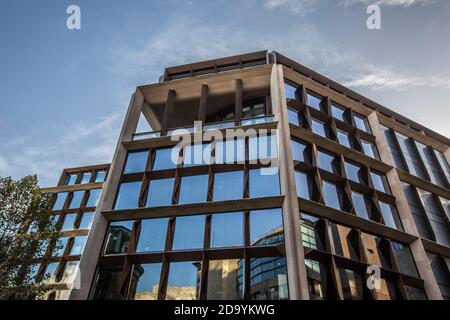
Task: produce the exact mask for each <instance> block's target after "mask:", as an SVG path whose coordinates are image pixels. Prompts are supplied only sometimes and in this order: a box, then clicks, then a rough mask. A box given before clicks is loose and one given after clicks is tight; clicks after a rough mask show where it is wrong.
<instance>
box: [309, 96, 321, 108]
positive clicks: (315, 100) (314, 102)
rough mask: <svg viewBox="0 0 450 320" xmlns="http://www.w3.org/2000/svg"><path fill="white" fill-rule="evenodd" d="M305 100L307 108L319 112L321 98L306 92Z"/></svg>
mask: <svg viewBox="0 0 450 320" xmlns="http://www.w3.org/2000/svg"><path fill="white" fill-rule="evenodd" d="M306 98H307V104H308V106H310V107H313V108H314V109H317V110H320V102H321V101H322V97H320V96H319V95H316V94H312V93H309V92H308V93H307V94H306Z"/></svg>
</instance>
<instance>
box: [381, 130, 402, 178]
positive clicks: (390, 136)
mask: <svg viewBox="0 0 450 320" xmlns="http://www.w3.org/2000/svg"><path fill="white" fill-rule="evenodd" d="M381 129H382V130H383V132H384V136H385V137H386V142H387V144H388V149H389V152H390V153H391V155H392V158H393V159H394V163H395V166H396V167H397V168H399V169H402V170H406V168H405V165H404V163H403V159H402V155H401V151H400V150H399V148H398V146H397V142H396V139H395V135H394V132H393V131H392V130H391V129H389V128H388V127H385V126H383V125H381Z"/></svg>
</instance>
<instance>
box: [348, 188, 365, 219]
mask: <svg viewBox="0 0 450 320" xmlns="http://www.w3.org/2000/svg"><path fill="white" fill-rule="evenodd" d="M352 200H353V207H354V209H355V212H356V215H357V216H358V217H360V218H364V219H367V220H368V219H369V214H368V212H367V207H366V201H365V199H364V195H362V194H360V193H358V192H355V191H352Z"/></svg>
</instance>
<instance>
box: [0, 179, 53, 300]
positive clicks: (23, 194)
mask: <svg viewBox="0 0 450 320" xmlns="http://www.w3.org/2000/svg"><path fill="white" fill-rule="evenodd" d="M51 199H52V197H51V195H50V194H42V193H41V191H40V188H39V186H38V180H37V177H36V176H26V177H24V178H22V179H20V180H17V181H15V180H13V179H11V178H10V177H6V178H2V177H0V299H36V298H39V297H40V296H42V295H43V294H44V293H45V292H46V291H48V290H49V287H48V286H46V285H45V284H44V283H45V281H44V280H45V278H46V277H48V275H42V276H41V279H40V280H42V281H36V280H35V273H36V272H37V270H38V265H39V263H42V262H45V261H46V260H45V259H46V255H45V253H46V251H47V248H48V245H49V244H54V243H55V242H56V239H57V237H58V232H57V227H58V226H57V224H56V218H55V216H54V215H52V214H51V213H50V209H51V205H52V201H51Z"/></svg>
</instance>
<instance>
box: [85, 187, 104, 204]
mask: <svg viewBox="0 0 450 320" xmlns="http://www.w3.org/2000/svg"><path fill="white" fill-rule="evenodd" d="M101 194H102V189H91V190H90V191H89V199H88V201H87V203H86V207H96V206H97V205H98V200H100V195H101Z"/></svg>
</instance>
